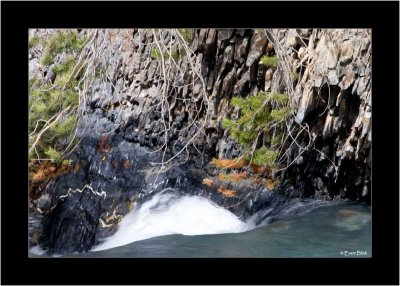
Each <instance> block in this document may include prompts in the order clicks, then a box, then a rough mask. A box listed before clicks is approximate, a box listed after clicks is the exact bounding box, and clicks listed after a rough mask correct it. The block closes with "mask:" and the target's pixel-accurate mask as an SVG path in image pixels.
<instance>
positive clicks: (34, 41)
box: [28, 36, 40, 49]
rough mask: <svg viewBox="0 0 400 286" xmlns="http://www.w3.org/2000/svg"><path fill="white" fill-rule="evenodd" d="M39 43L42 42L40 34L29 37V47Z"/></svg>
mask: <svg viewBox="0 0 400 286" xmlns="http://www.w3.org/2000/svg"><path fill="white" fill-rule="evenodd" d="M38 44H40V38H39V37H38V36H33V37H31V38H30V39H29V42H28V47H29V49H32V48H34V47H36V46H37V45H38Z"/></svg>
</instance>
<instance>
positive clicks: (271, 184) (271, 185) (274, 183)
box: [265, 179, 278, 190]
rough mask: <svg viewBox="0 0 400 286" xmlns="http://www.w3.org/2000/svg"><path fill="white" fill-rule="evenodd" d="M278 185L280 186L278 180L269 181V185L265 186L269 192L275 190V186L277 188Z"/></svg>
mask: <svg viewBox="0 0 400 286" xmlns="http://www.w3.org/2000/svg"><path fill="white" fill-rule="evenodd" d="M277 184H278V181H277V180H273V179H267V183H266V184H265V185H266V187H267V188H268V189H269V190H272V189H274V188H275V186H276V185H277Z"/></svg>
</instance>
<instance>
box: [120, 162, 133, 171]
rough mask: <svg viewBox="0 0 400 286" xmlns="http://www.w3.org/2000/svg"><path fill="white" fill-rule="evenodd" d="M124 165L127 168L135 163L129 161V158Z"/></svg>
mask: <svg viewBox="0 0 400 286" xmlns="http://www.w3.org/2000/svg"><path fill="white" fill-rule="evenodd" d="M122 165H123V166H124V168H125V169H128V168H130V167H132V166H133V164H132V163H131V162H129V160H124V162H123V163H122Z"/></svg>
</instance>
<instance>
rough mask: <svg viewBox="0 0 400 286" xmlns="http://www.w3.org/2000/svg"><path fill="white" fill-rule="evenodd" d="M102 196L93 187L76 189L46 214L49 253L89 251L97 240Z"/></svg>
mask: <svg viewBox="0 0 400 286" xmlns="http://www.w3.org/2000/svg"><path fill="white" fill-rule="evenodd" d="M100 200H101V197H99V196H98V195H95V194H93V193H92V192H91V191H87V190H84V191H83V192H82V193H79V192H75V193H70V195H69V196H68V197H67V198H65V200H64V201H60V202H59V203H58V204H57V206H56V207H55V209H54V210H53V211H52V213H51V215H50V216H48V217H47V218H46V222H45V227H44V237H43V238H42V243H43V245H44V246H45V247H46V248H48V249H49V253H48V254H53V253H56V254H71V253H74V252H85V251H88V250H89V249H90V248H91V247H92V246H93V245H94V243H95V234H96V229H97V226H98V218H99V216H100V213H101V209H100Z"/></svg>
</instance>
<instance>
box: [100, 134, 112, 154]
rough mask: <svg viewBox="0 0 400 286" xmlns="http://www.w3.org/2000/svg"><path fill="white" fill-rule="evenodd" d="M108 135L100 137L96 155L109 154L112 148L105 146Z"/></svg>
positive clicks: (108, 145)
mask: <svg viewBox="0 0 400 286" xmlns="http://www.w3.org/2000/svg"><path fill="white" fill-rule="evenodd" d="M107 140H108V134H105V135H103V136H102V137H101V139H100V142H99V145H98V146H97V149H96V153H99V152H100V153H105V154H107V153H108V152H110V150H111V148H112V144H111V143H110V144H107Z"/></svg>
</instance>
